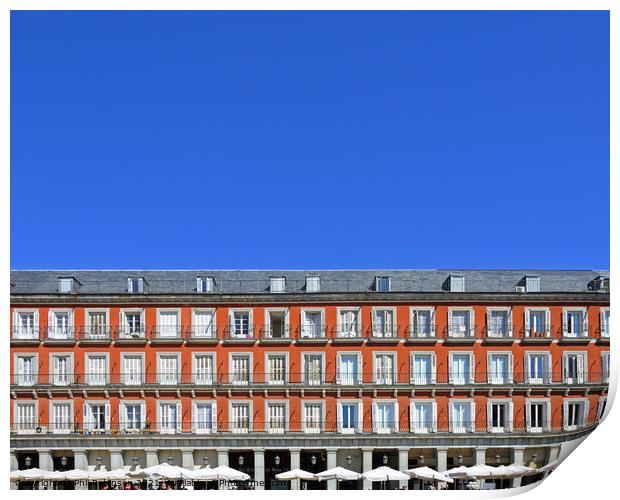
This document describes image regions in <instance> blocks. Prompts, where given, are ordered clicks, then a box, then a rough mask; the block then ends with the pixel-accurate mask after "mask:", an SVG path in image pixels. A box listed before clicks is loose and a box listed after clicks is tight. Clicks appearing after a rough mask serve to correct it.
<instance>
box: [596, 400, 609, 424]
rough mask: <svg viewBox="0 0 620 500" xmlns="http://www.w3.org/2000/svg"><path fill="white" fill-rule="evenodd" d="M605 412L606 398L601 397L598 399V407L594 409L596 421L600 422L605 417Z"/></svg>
mask: <svg viewBox="0 0 620 500" xmlns="http://www.w3.org/2000/svg"><path fill="white" fill-rule="evenodd" d="M606 412H607V396H601V397H600V398H599V399H598V405H597V407H596V420H597V422H600V421H601V420H603V418H604V417H605V413H606Z"/></svg>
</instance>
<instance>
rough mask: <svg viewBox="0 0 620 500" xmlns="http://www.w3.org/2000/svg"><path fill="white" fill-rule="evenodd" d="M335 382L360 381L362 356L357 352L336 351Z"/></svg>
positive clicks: (347, 383) (348, 383) (350, 382)
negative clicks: (336, 373) (336, 374)
mask: <svg viewBox="0 0 620 500" xmlns="http://www.w3.org/2000/svg"><path fill="white" fill-rule="evenodd" d="M336 365H337V368H336V371H337V372H338V377H337V380H336V383H338V384H342V385H355V384H359V383H360V382H361V374H362V366H361V365H362V357H361V355H360V354H359V353H348V352H347V353H338V354H337V357H336Z"/></svg>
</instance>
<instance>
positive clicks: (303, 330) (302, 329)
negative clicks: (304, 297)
mask: <svg viewBox="0 0 620 500" xmlns="http://www.w3.org/2000/svg"><path fill="white" fill-rule="evenodd" d="M307 313H321V327H320V334H321V336H320V337H314V336H309V335H308V332H307V331H306V329H307V326H306V314H307ZM300 337H301V338H325V308H324V307H304V308H302V309H301V311H300Z"/></svg>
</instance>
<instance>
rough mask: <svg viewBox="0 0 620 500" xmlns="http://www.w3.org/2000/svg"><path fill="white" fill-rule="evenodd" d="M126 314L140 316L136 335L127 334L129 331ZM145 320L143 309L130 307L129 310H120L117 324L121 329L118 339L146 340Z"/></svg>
mask: <svg viewBox="0 0 620 500" xmlns="http://www.w3.org/2000/svg"><path fill="white" fill-rule="evenodd" d="M128 314H139V315H140V331H139V332H137V335H136V334H135V333H133V334H130V333H129V330H130V328H129V321H128V320H127V315H128ZM145 319H146V313H145V309H144V308H143V307H130V308H125V309H121V310H120V311H119V324H120V328H121V335H120V336H119V337H120V338H123V339H133V338H140V339H143V338H146V321H145Z"/></svg>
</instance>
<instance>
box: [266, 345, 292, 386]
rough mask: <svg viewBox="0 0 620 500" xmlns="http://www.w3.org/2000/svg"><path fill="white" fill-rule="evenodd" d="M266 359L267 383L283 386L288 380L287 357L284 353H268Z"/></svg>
mask: <svg viewBox="0 0 620 500" xmlns="http://www.w3.org/2000/svg"><path fill="white" fill-rule="evenodd" d="M265 357H266V363H265V364H266V366H267V383H268V384H270V385H284V384H285V383H286V382H287V380H288V374H287V367H288V357H287V355H286V353H268V354H266V355H265Z"/></svg>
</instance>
